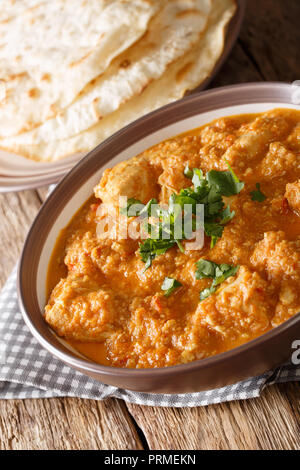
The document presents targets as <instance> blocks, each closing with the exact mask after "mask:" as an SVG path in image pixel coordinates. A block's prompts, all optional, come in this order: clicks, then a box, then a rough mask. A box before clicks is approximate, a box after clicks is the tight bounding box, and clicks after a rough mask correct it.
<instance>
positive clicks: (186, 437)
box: [0, 0, 300, 450]
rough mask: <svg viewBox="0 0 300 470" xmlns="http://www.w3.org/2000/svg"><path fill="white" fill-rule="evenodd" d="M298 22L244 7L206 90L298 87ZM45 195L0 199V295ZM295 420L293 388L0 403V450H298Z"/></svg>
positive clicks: (278, 7)
mask: <svg viewBox="0 0 300 470" xmlns="http://www.w3.org/2000/svg"><path fill="white" fill-rule="evenodd" d="M299 20H300V2H299V0H285V1H283V0H264V1H263V2H262V1H261V0H248V10H247V15H246V19H245V23H244V26H243V29H242V32H241V35H240V38H239V40H238V42H237V44H236V46H235V48H234V50H233V52H232V54H231V57H230V59H229V60H228V62H227V64H226V65H225V66H224V67H223V69H222V70H221V71H220V73H219V75H218V77H217V78H216V79H215V81H214V83H213V84H212V86H221V85H227V84H231V83H239V82H247V81H261V80H281V81H293V80H296V79H300V47H299V46H300V28H299ZM45 194H46V188H45V189H43V190H36V191H35V190H33V191H26V192H21V193H15V194H7V195H1V196H0V220H1V227H0V234H1V235H0V236H1V244H0V253H1V256H0V259H1V270H0V287H1V285H3V283H4V282H5V280H6V278H7V276H8V275H9V273H10V271H11V270H12V268H13V266H14V264H15V263H16V261H17V259H18V256H19V254H20V251H21V248H22V243H23V241H24V237H25V235H26V232H27V230H28V227H29V226H30V224H31V222H32V220H33V219H34V217H35V215H36V213H37V211H38V209H39V208H40V206H41V204H42V202H43V200H44V198H45ZM299 417H300V388H299V383H294V384H288V385H280V386H272V387H270V388H268V389H267V390H266V391H265V392H264V393H263V394H262V396H261V398H259V399H252V400H249V401H239V402H232V403H227V404H221V405H213V406H208V407H204V408H194V409H172V408H168V409H162V408H153V407H146V406H137V405H130V404H126V403H125V402H123V401H120V400H116V399H109V400H107V401H104V402H97V401H93V400H81V399H70V398H66V399H43V400H9V401H5V400H1V401H0V449H113V450H115V449H143V448H145V449H157V450H159V449H176V450H178V449H300V432H299V431H300V426H299V422H300V419H299Z"/></svg>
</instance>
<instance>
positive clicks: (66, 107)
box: [0, 0, 236, 162]
mask: <svg viewBox="0 0 300 470" xmlns="http://www.w3.org/2000/svg"><path fill="white" fill-rule="evenodd" d="M235 9H236V5H235V2H234V0H1V8H0V149H1V150H2V151H3V150H4V151H6V152H12V153H14V154H17V155H20V156H24V157H27V158H30V159H33V160H36V161H43V162H46V161H48V162H49V161H55V160H59V159H61V158H63V157H66V156H70V155H74V154H78V153H82V152H84V153H86V152H87V151H89V150H91V149H92V148H94V147H95V146H96V145H97V144H99V143H100V142H101V141H103V140H104V139H105V138H107V137H108V136H110V135H111V134H113V133H114V132H116V131H117V130H119V129H120V128H122V127H123V126H125V125H127V124H129V123H130V122H132V121H134V120H135V119H137V118H138V117H140V116H142V115H144V114H146V113H148V112H150V111H153V110H154V109H157V108H159V107H161V106H163V105H165V104H167V103H170V102H172V101H175V100H177V99H179V98H181V97H182V96H183V95H184V94H185V93H186V92H187V91H188V90H192V89H194V88H196V87H197V86H198V85H199V84H201V82H203V81H204V80H205V79H206V78H207V77H208V76H209V75H210V74H211V72H212V70H213V69H214V66H215V64H216V62H217V61H218V59H219V57H220V55H221V54H222V51H223V48H224V37H225V32H226V26H227V25H228V22H229V21H230V19H231V18H232V16H233V15H234V13H235Z"/></svg>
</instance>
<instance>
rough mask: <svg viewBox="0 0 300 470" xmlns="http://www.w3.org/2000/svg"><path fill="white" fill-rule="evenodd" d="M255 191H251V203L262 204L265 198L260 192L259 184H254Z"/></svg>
mask: <svg viewBox="0 0 300 470" xmlns="http://www.w3.org/2000/svg"><path fill="white" fill-rule="evenodd" d="M255 186H256V189H257V190H256V191H251V193H250V195H251V199H252V201H257V202H264V201H265V200H266V199H267V196H265V195H264V194H263V193H262V192H261V190H260V183H256V185H255Z"/></svg>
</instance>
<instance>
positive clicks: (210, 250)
mask: <svg viewBox="0 0 300 470" xmlns="http://www.w3.org/2000/svg"><path fill="white" fill-rule="evenodd" d="M119 196H124V197H125V196H126V197H127V198H128V200H127V203H126V205H125V206H124V207H120V204H119ZM185 204H190V205H191V207H192V212H191V213H190V221H191V224H192V227H193V229H194V230H195V233H196V231H197V230H199V229H200V228H201V229H202V231H203V230H204V242H203V243H202V244H199V246H198V247H197V249H193V250H187V249H186V247H187V244H188V243H191V241H190V240H188V236H187V234H186V233H185V231H184V230H183V231H182V233H181V236H179V235H178V233H175V232H176V231H175V230H174V227H175V221H176V220H177V218H178V217H179V216H180V217H181V218H182V215H183V214H184V215H185V208H184V205H185ZM198 204H200V205H202V207H203V214H204V218H203V219H202V223H201V224H200V225H201V227H200V226H197V221H196V217H195V213H196V212H195V207H196V206H197V205H198ZM107 205H109V207H110V209H109V210H108V209H105V210H99V209H100V208H101V207H105V206H107ZM152 206H155V207H156V209H155V216H153V213H152V212H151V217H149V218H148V219H145V218H143V217H142V215H145V214H149V213H150V209H151V208H152ZM178 207H179V209H180V210H178ZM112 209H115V210H116V213H117V214H118V218H117V222H115V223H114V225H113V230H112V229H111V228H109V229H107V230H105V231H104V232H103V233H102V232H101V233H100V234H99V233H98V232H99V231H98V230H97V227H98V226H99V222H101V221H103V219H105V217H108V215H110V214H111V213H112V212H113V210H112ZM131 209H134V210H133V213H132V211H131ZM108 213H109V214H108ZM141 219H142V222H141V223H140V221H141ZM182 219H183V218H182ZM145 220H147V223H145ZM137 221H139V223H140V225H139V226H138V224H137V223H136V228H137V230H136V236H135V237H130V238H122V237H120V236H119V234H120V229H121V228H122V227H121V226H123V225H124V224H129V223H130V224H134V223H135V222H137ZM138 227H139V228H138ZM150 227H151V230H150ZM166 227H167V228H168V229H166ZM153 228H154V230H153ZM153 231H154V235H153ZM111 232H114V236H112V233H111ZM166 232H167V233H168V237H166V236H165V235H166ZM299 280H300V112H298V111H295V110H289V109H276V110H272V111H268V112H266V113H264V114H257V115H253V114H252V115H241V116H231V117H224V118H221V119H218V120H216V121H214V122H212V123H210V124H208V125H206V126H204V127H201V128H199V129H196V130H193V131H190V132H188V133H186V134H183V135H179V136H177V137H174V138H172V139H169V140H167V141H164V142H162V143H159V144H158V145H155V146H154V147H152V148H150V149H148V150H146V151H145V152H143V153H142V154H141V155H139V156H136V157H134V158H131V159H130V160H127V161H124V162H121V163H119V164H118V165H116V166H115V167H114V168H112V169H108V170H106V171H105V172H104V174H103V177H102V179H101V181H100V182H99V184H98V185H97V186H96V187H95V189H94V196H93V197H91V199H90V200H89V201H87V203H86V204H85V205H84V206H83V207H82V208H81V209H80V210H79V212H78V213H77V214H76V215H75V216H74V218H73V219H72V221H71V222H70V224H69V225H68V227H67V228H66V229H65V230H64V231H63V232H62V233H61V235H60V237H59V239H58V241H57V244H56V247H55V250H54V253H53V255H52V259H51V263H50V268H49V275H48V291H49V296H50V298H49V301H48V305H47V306H46V309H45V319H46V321H47V322H48V324H49V325H50V326H51V327H52V328H53V329H54V330H55V331H56V333H57V334H58V335H59V336H61V337H63V338H64V339H65V340H66V341H67V342H69V344H70V345H72V347H74V348H75V349H76V350H78V351H79V352H80V353H82V354H83V355H85V356H86V357H89V358H91V359H92V360H94V361H96V362H98V363H102V364H106V365H107V364H108V365H111V366H115V367H127V368H156V367H165V366H172V365H175V364H182V363H187V362H191V361H195V360H199V359H203V358H207V357H209V356H212V355H215V354H219V353H221V352H224V351H227V350H229V349H232V348H234V347H236V346H238V345H241V344H243V343H246V342H247V341H250V340H252V339H254V338H256V337H258V336H260V335H262V334H263V333H265V332H267V331H269V330H270V329H272V328H275V327H277V326H278V325H280V324H281V323H283V322H284V321H286V320H287V319H289V318H291V317H292V316H293V315H295V314H297V313H298V312H300V289H299Z"/></svg>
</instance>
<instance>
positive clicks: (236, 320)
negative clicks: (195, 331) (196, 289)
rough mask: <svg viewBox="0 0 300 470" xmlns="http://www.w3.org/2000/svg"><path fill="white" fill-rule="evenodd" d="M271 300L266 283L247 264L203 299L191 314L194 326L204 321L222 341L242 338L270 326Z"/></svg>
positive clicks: (253, 335) (258, 332) (259, 332)
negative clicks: (212, 293) (235, 275)
mask: <svg viewBox="0 0 300 470" xmlns="http://www.w3.org/2000/svg"><path fill="white" fill-rule="evenodd" d="M274 308H275V305H274V300H273V299H272V293H271V291H270V287H269V286H268V283H267V282H266V281H265V280H264V279H262V278H261V277H260V275H259V274H258V273H257V272H251V271H250V270H249V269H248V268H247V267H245V266H242V267H240V269H239V272H238V275H237V277H236V278H235V279H233V278H229V279H228V280H227V281H226V282H225V283H224V284H222V286H221V288H220V289H219V290H218V291H217V292H216V293H215V294H214V295H211V296H210V297H208V298H207V299H205V300H204V301H202V302H201V303H200V304H199V306H198V308H197V310H196V312H195V314H194V315H193V317H192V324H193V325H194V328H199V325H201V328H202V327H203V326H204V325H206V326H208V327H209V328H210V329H212V330H214V331H215V332H217V333H219V334H220V335H221V336H222V338H223V342H224V344H225V345H226V342H228V341H229V344H230V343H231V344H232V342H233V341H237V342H238V343H239V342H245V341H248V340H250V339H251V338H254V337H256V336H258V335H260V334H262V333H263V332H265V331H267V330H268V329H269V328H270V319H271V317H272V315H273V313H274Z"/></svg>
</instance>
